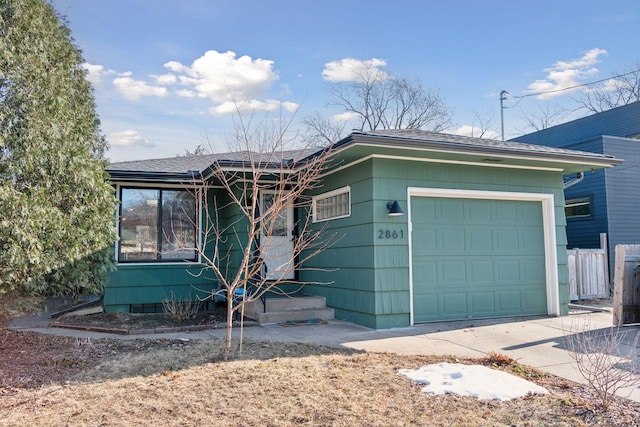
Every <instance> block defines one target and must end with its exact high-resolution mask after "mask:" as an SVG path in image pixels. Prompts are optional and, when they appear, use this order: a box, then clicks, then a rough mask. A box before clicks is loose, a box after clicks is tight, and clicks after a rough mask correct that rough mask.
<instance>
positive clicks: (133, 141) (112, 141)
mask: <svg viewBox="0 0 640 427" xmlns="http://www.w3.org/2000/svg"><path fill="white" fill-rule="evenodd" d="M107 142H108V143H109V145H110V146H111V147H146V148H151V147H154V146H155V144H154V143H152V142H150V141H149V140H148V139H146V138H144V137H143V136H142V135H140V133H138V132H137V131H135V130H133V129H127V130H124V131H122V132H113V133H110V134H109V135H107Z"/></svg>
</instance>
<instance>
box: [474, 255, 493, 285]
mask: <svg viewBox="0 0 640 427" xmlns="http://www.w3.org/2000/svg"><path fill="white" fill-rule="evenodd" d="M468 271H469V275H468V276H469V280H470V281H471V283H488V282H491V281H493V278H494V268H493V261H491V260H477V261H469V262H468Z"/></svg>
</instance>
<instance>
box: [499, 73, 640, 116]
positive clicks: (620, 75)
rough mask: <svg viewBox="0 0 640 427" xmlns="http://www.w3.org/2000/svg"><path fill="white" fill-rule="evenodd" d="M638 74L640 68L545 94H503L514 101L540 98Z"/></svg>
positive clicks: (545, 92) (548, 91)
mask: <svg viewBox="0 0 640 427" xmlns="http://www.w3.org/2000/svg"><path fill="white" fill-rule="evenodd" d="M637 72H640V68H638V69H636V70H633V71H629V72H628V73H624V74H617V75H615V76H611V77H607V78H604V79H600V80H596V81H593V82H590V83H582V84H579V85H574V86H569V87H565V88H562V89H552V90H547V91H543V92H536V93H528V94H526V95H514V94H512V93H510V92H508V91H506V90H505V91H503V92H504V93H508V94H509V95H511V97H512V98H514V99H522V98H529V97H531V96H540V95H546V94H548V93H557V92H563V91H565V90H571V89H576V88H579V87H585V86H591V85H595V84H598V83H602V82H606V81H607V80H613V79H617V78H620V77H625V76H628V75H630V74H634V73H637ZM516 105H518V104H517V103H516V104H515V105H514V106H513V107H515V106H516ZM513 107H504V108H513Z"/></svg>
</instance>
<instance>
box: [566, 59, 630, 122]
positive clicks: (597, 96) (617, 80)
mask: <svg viewBox="0 0 640 427" xmlns="http://www.w3.org/2000/svg"><path fill="white" fill-rule="evenodd" d="M574 100H575V101H576V102H578V104H579V105H580V108H585V109H587V110H588V111H591V112H593V113H600V112H602V111H606V110H610V109H612V108H615V107H620V106H622V105H627V104H631V103H632V102H637V101H640V61H639V62H636V63H635V64H634V65H633V66H632V67H631V68H627V69H626V70H623V72H621V73H614V76H613V77H612V78H611V79H610V80H607V81H606V82H604V84H602V85H601V86H599V87H597V88H594V89H588V90H586V91H584V92H583V93H582V96H581V97H579V98H574Z"/></svg>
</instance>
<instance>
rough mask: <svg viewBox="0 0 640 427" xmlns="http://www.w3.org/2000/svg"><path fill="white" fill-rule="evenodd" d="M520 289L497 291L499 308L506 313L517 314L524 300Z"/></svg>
mask: <svg viewBox="0 0 640 427" xmlns="http://www.w3.org/2000/svg"><path fill="white" fill-rule="evenodd" d="M520 295H521V294H520V290H519V289H510V290H503V291H497V292H496V297H497V304H498V306H497V310H498V311H501V312H505V313H511V314H516V313H519V312H520V311H521V310H522V301H521V297H520Z"/></svg>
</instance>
